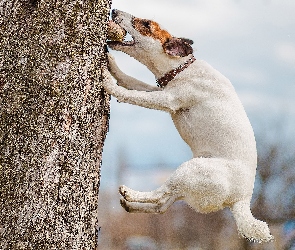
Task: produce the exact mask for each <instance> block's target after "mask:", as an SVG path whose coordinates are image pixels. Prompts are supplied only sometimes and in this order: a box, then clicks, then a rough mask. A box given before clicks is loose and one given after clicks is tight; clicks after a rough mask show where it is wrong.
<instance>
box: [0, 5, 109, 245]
mask: <svg viewBox="0 0 295 250" xmlns="http://www.w3.org/2000/svg"><path fill="white" fill-rule="evenodd" d="M109 8H110V2H109V0H0V249H34V250H36V249H79V250H81V249H95V247H96V245H97V243H96V238H97V230H98V225H97V203H98V192H99V180H100V161H101V153H102V146H103V143H104V139H105V135H106V132H107V129H108V115H109V96H108V95H107V94H105V92H104V91H103V89H102V88H101V84H100V81H101V80H102V78H101V69H102V68H103V67H105V65H106V54H105V51H104V44H105V38H106V29H107V20H108V14H109Z"/></svg>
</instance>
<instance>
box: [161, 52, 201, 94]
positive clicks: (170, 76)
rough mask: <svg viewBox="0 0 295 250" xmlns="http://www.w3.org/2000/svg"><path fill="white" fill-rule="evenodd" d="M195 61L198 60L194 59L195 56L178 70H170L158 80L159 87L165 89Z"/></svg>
mask: <svg viewBox="0 0 295 250" xmlns="http://www.w3.org/2000/svg"><path fill="white" fill-rule="evenodd" d="M195 60H196V58H194V56H192V57H190V58H189V59H188V60H187V61H185V62H184V63H183V64H180V65H179V66H178V67H177V68H174V69H172V70H170V71H169V72H167V73H166V74H165V75H163V76H162V77H160V78H158V79H157V80H156V82H157V85H158V87H160V88H164V87H165V86H166V85H167V84H168V83H169V82H170V81H172V80H173V79H174V78H175V76H177V75H178V74H179V73H180V72H182V71H183V70H185V69H186V68H187V67H188V66H190V65H191V64H192V63H193V62H194V61H195Z"/></svg>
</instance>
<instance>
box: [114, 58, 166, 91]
mask: <svg viewBox="0 0 295 250" xmlns="http://www.w3.org/2000/svg"><path fill="white" fill-rule="evenodd" d="M108 59H109V71H110V73H111V74H112V76H113V77H114V78H115V79H116V80H117V84H118V85H119V86H122V87H124V88H126V89H130V90H131V89H134V90H140V91H159V90H161V89H160V88H159V87H157V86H152V85H149V84H146V83H144V82H142V81H139V80H137V79H135V78H133V77H131V76H128V75H126V74H125V73H124V72H122V71H121V70H120V69H119V67H118V65H117V63H116V61H115V58H114V57H113V56H112V55H111V54H110V53H108Z"/></svg>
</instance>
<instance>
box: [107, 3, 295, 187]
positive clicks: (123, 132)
mask: <svg viewBox="0 0 295 250" xmlns="http://www.w3.org/2000/svg"><path fill="white" fill-rule="evenodd" d="M112 8H115V9H120V10H123V11H125V12H128V13H131V14H133V15H134V16H137V17H140V18H147V19H152V20H154V21H156V22H158V23H159V24H161V27H162V28H164V29H166V30H167V31H168V32H169V33H171V34H172V35H173V36H176V37H186V38H190V39H192V40H193V41H194V45H193V48H194V55H195V57H196V58H197V59H201V60H205V61H207V62H208V63H209V64H211V65H212V66H213V67H214V68H215V69H217V70H218V71H220V72H221V73H222V74H223V75H225V76H226V77H227V78H229V79H230V81H231V82H232V84H233V86H234V87H235V89H236V91H237V93H238V96H239V97H240V99H241V101H242V103H243V105H244V107H245V110H246V112H247V114H248V116H249V119H250V121H251V123H252V126H253V128H254V132H255V134H256V136H257V137H263V136H264V137H265V136H269V137H271V138H272V139H273V140H276V139H281V138H278V137H280V135H279V133H278V131H277V130H278V128H279V129H282V130H284V133H285V136H286V137H292V136H293V137H294V136H295V98H294V96H295V14H294V13H295V1H294V0H207V1H205V0H169V1H164V0H150V1H138V0H113V4H112ZM110 52H111V53H112V54H113V55H114V57H115V58H116V61H117V63H118V65H119V67H120V68H121V69H122V70H123V71H124V72H125V73H127V74H129V75H131V76H133V77H136V78H138V79H140V80H142V81H144V82H146V83H149V84H151V85H156V83H155V77H154V76H153V75H152V73H151V72H149V71H148V69H147V68H146V67H145V66H143V65H141V64H140V63H138V62H137V61H135V60H134V59H133V58H131V57H129V56H128V55H126V54H124V53H122V52H116V51H110ZM191 156H192V155H191V152H190V149H189V147H188V146H187V145H186V144H185V143H184V142H183V141H182V139H181V138H180V136H179V135H178V132H177V130H176V129H175V127H174V125H173V122H172V120H171V118H170V116H169V114H167V113H164V112H161V111H155V110H148V109H144V108H141V107H136V106H133V105H130V104H124V103H118V102H117V101H116V99H115V98H114V97H112V100H111V116H110V128H109V133H108V135H107V138H106V142H105V146H104V150H103V162H102V187H104V185H106V183H107V182H108V181H109V179H110V178H112V177H114V174H115V172H116V168H117V164H118V161H119V158H121V159H122V157H123V159H125V161H126V162H127V163H128V164H130V165H131V166H132V167H133V168H134V169H136V171H143V172H142V173H143V175H146V176H148V174H147V173H148V171H149V169H153V168H155V167H158V165H162V166H165V165H167V166H169V167H171V168H176V167H177V166H178V165H180V164H181V163H182V162H184V161H186V160H189V159H190V158H191Z"/></svg>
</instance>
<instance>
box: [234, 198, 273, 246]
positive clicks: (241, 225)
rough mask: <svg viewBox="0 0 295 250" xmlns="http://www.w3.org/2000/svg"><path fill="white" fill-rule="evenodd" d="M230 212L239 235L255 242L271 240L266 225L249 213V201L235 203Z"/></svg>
mask: <svg viewBox="0 0 295 250" xmlns="http://www.w3.org/2000/svg"><path fill="white" fill-rule="evenodd" d="M231 211H232V213H233V215H234V218H235V220H236V223H237V227H238V231H239V233H240V234H241V235H243V236H244V237H246V238H247V239H249V240H250V241H255V242H268V241H271V240H272V239H273V236H272V235H271V234H270V231H269V228H268V226H267V224H266V223H265V222H263V221H260V220H257V219H255V218H254V217H253V215H252V213H251V211H250V199H249V200H244V201H238V202H236V203H235V204H234V205H233V206H232V207H231Z"/></svg>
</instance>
